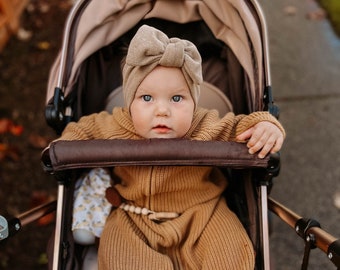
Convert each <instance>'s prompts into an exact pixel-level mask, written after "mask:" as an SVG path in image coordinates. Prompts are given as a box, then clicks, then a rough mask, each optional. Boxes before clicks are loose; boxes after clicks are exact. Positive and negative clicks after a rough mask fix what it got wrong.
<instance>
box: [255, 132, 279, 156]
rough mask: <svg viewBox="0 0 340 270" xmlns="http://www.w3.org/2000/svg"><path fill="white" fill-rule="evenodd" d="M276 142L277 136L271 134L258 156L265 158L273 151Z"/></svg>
mask: <svg viewBox="0 0 340 270" xmlns="http://www.w3.org/2000/svg"><path fill="white" fill-rule="evenodd" d="M275 142H276V139H275V137H273V136H271V137H270V138H269V139H268V140H267V141H266V143H265V144H264V145H263V147H262V149H261V151H260V153H259V154H258V157H259V158H264V157H265V156H266V155H267V154H268V153H269V152H271V151H272V149H273V147H274V146H275Z"/></svg>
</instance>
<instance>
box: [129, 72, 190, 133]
mask: <svg viewBox="0 0 340 270" xmlns="http://www.w3.org/2000/svg"><path fill="white" fill-rule="evenodd" d="M194 108H195V105H194V101H193V99H192V97H191V94H190V89H189V87H188V85H187V83H186V80H185V78H184V75H183V73H182V71H181V70H180V69H179V68H172V67H163V66H158V67H156V68H155V69H154V70H153V71H151V73H150V74H148V76H146V77H145V79H144V80H143V81H142V83H141V84H140V85H139V87H138V88H137V91H136V94H135V97H134V99H133V101H132V103H131V107H130V112H131V117H132V122H133V124H134V126H135V129H136V131H137V133H138V134H139V135H140V136H142V137H144V138H147V139H150V138H166V139H170V138H181V137H183V136H184V135H185V134H186V133H187V131H188V130H189V128H190V126H191V122H192V118H193V114H194Z"/></svg>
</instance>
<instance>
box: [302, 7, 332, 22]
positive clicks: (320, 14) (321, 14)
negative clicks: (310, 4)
mask: <svg viewBox="0 0 340 270" xmlns="http://www.w3.org/2000/svg"><path fill="white" fill-rule="evenodd" d="M326 16H327V13H326V11H325V10H324V9H322V8H318V9H317V10H314V11H310V12H308V13H307V14H306V18H307V19H308V20H312V21H319V20H323V19H325V18H326Z"/></svg>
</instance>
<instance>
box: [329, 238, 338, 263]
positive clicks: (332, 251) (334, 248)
mask: <svg viewBox="0 0 340 270" xmlns="http://www.w3.org/2000/svg"><path fill="white" fill-rule="evenodd" d="M327 256H328V259H330V260H331V261H332V262H333V263H334V265H336V266H337V267H338V269H340V239H338V240H336V241H334V242H333V243H332V244H330V245H329V247H328V251H327Z"/></svg>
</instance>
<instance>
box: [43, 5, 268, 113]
mask: <svg viewBox="0 0 340 270" xmlns="http://www.w3.org/2000/svg"><path fill="white" fill-rule="evenodd" d="M80 2H81V1H80ZM83 2H84V1H83ZM248 4H249V3H247V1H239V0H227V1H226V0H201V1H198V0H190V1H180V0H175V1H174V0H171V1H151V0H149V1H148V0H130V1H128V0H120V1H112V0H101V1H90V2H89V3H88V6H87V7H86V9H85V10H84V12H83V13H82V14H81V16H80V18H79V19H78V20H77V30H76V34H75V36H74V37H70V38H69V40H71V42H70V45H69V46H68V52H67V53H68V56H67V57H68V59H67V61H65V63H66V64H63V59H62V57H63V53H65V52H61V53H60V54H59V55H58V57H57V59H56V61H55V63H54V65H53V66H52V69H51V73H50V77H49V82H48V91H47V102H48V101H50V100H51V98H52V97H53V92H54V88H55V87H60V88H61V89H63V91H64V94H65V96H68V95H69V94H70V92H71V91H72V87H73V85H74V84H75V82H76V80H77V76H78V73H79V67H80V66H81V64H82V62H83V61H84V60H85V59H86V58H87V57H89V56H90V55H91V54H92V53H94V52H96V51H97V50H99V49H100V48H102V47H104V46H107V45H109V44H111V43H112V42H113V41H115V40H117V39H118V38H119V37H120V36H122V35H123V34H124V33H126V32H127V31H129V30H130V29H132V28H133V27H134V26H135V25H136V24H137V23H139V22H140V21H141V20H144V19H151V18H159V19H164V20H167V21H172V22H177V23H183V24H184V23H188V22H195V21H202V20H203V21H204V22H205V23H206V25H207V26H208V27H209V28H210V30H211V32H212V33H213V34H214V36H215V38H216V39H218V40H220V41H222V42H223V43H224V44H226V45H227V46H228V47H229V48H230V49H231V50H232V52H233V53H234V55H235V57H236V58H237V60H238V61H239V63H240V65H241V66H242V67H243V69H244V72H245V74H246V77H247V81H248V84H249V86H248V88H249V90H248V93H247V95H248V106H249V108H250V110H251V111H254V110H259V109H262V103H263V73H264V71H263V60H262V58H263V52H262V41H261V33H260V30H259V27H258V23H257V19H256V18H254V16H253V11H252V10H251V8H250V7H249V5H248ZM66 34H67V33H66ZM64 39H65V38H64ZM64 42H65V41H64ZM63 65H64V66H63ZM62 69H63V70H62ZM61 70H62V71H61ZM60 73H63V74H64V75H63V77H62V79H60ZM58 74H59V76H57V75H58ZM65 74H66V75H65Z"/></svg>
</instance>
